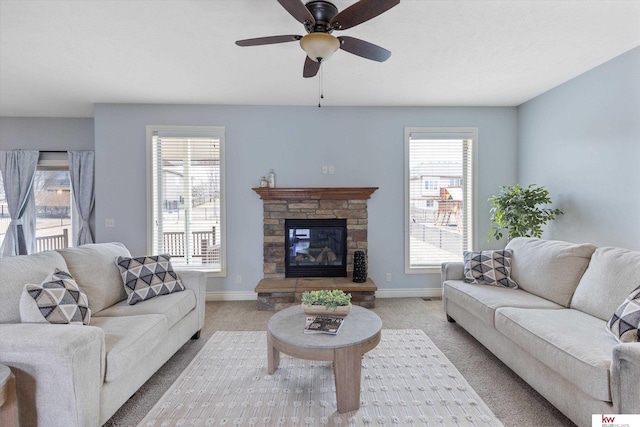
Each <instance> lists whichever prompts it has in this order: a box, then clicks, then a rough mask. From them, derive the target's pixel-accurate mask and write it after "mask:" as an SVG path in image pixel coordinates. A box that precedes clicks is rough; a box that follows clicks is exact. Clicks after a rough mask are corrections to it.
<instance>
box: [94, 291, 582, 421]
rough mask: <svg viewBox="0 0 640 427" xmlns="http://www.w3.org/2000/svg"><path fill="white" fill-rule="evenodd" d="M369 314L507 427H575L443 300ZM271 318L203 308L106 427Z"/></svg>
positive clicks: (400, 302) (140, 410)
mask: <svg viewBox="0 0 640 427" xmlns="http://www.w3.org/2000/svg"><path fill="white" fill-rule="evenodd" d="M373 311H374V312H376V313H377V314H378V316H380V318H381V319H382V327H383V328H385V329H420V330H422V331H424V332H425V333H426V334H427V336H428V337H429V339H431V340H432V341H433V342H434V343H435V344H436V345H437V346H438V348H439V349H440V350H441V351H442V352H443V353H444V354H445V355H446V356H447V358H448V359H449V360H450V361H451V363H453V364H454V365H455V367H456V368H457V369H458V371H460V373H462V375H463V376H464V378H465V379H466V380H467V381H468V382H469V384H471V387H473V389H474V390H475V391H476V392H477V393H478V395H480V397H481V398H482V400H484V402H485V403H486V404H487V405H488V406H489V408H490V409H491V410H492V411H493V413H494V414H495V415H496V416H497V417H498V419H499V420H500V421H502V424H503V425H505V426H506V427H575V425H574V424H573V423H572V422H571V421H570V420H569V419H567V418H566V417H565V416H564V415H562V414H561V413H560V411H558V410H557V409H556V408H554V407H553V405H551V404H550V403H549V402H547V401H546V400H545V399H544V398H543V397H542V396H540V395H539V394H538V393H537V392H536V391H535V390H533V389H532V388H531V387H529V385H528V384H527V383H525V382H524V381H523V380H522V379H520V377H518V376H517V375H516V374H515V373H514V372H513V371H511V370H510V369H509V368H508V367H506V366H505V365H504V364H503V363H502V362H500V361H499V360H498V359H497V358H496V357H495V356H494V355H493V354H491V352H489V350H487V349H486V348H484V347H483V346H482V344H480V343H479V342H478V341H476V340H475V339H474V338H473V337H472V336H471V335H470V334H469V333H468V332H467V331H465V330H464V329H463V328H461V327H460V326H459V325H458V324H457V323H448V322H447V320H446V317H445V314H444V310H443V309H442V300H440V299H432V300H423V299H422V298H378V299H377V301H376V308H375V309H374V310H373ZM272 315H273V312H270V311H258V310H256V302H255V301H209V302H207V304H206V319H205V324H204V327H203V328H202V336H201V338H200V339H199V340H191V341H189V342H188V343H186V344H185V345H184V346H183V347H182V348H181V349H180V350H179V351H178V352H177V353H176V354H175V355H174V356H173V357H172V358H171V359H170V360H169V361H168V362H167V363H165V365H164V366H163V367H162V368H160V369H159V370H158V372H156V374H155V375H153V376H152V377H151V378H150V379H149V380H148V381H147V382H146V383H145V384H144V385H143V386H142V387H140V389H139V390H138V391H137V392H136V394H134V395H133V396H132V397H131V399H129V400H128V401H127V403H125V404H124V405H123V406H122V407H121V408H120V409H119V410H118V412H116V413H115V414H114V415H113V417H112V418H111V419H110V420H109V421H107V423H106V424H105V427H135V426H137V425H138V423H139V422H140V421H141V420H142V419H143V418H144V417H145V416H146V415H147V413H148V412H149V411H150V410H151V408H153V406H154V405H155V404H156V402H157V401H158V400H160V398H161V397H162V395H163V394H164V393H165V392H166V391H167V390H168V389H169V387H171V385H172V384H173V383H174V382H175V380H176V379H177V378H178V377H179V376H180V374H181V373H182V372H183V371H184V370H185V369H186V367H187V366H188V365H189V363H191V361H192V360H193V358H194V357H195V356H196V354H198V352H199V351H200V350H201V349H202V347H204V345H205V344H206V343H207V341H208V339H209V338H211V336H213V334H214V333H215V332H216V331H266V326H267V322H268V321H269V318H270V317H271V316H272ZM374 425H375V424H374ZM399 425H402V424H399Z"/></svg>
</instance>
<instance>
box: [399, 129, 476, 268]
mask: <svg viewBox="0 0 640 427" xmlns="http://www.w3.org/2000/svg"><path fill="white" fill-rule="evenodd" d="M476 141H477V131H476V130H475V129H433V128H406V129H405V197H406V203H405V221H406V222H405V224H406V225H405V271H406V272H407V273H413V272H422V271H425V270H429V269H434V268H440V264H441V263H442V262H446V261H461V260H462V256H463V255H462V254H463V252H464V251H465V250H470V249H471V248H472V247H473V236H474V231H473V224H474V197H473V194H474V190H473V185H474V179H473V171H474V158H475V156H474V152H475V148H474V146H475V144H476Z"/></svg>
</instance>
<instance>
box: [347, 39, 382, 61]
mask: <svg viewBox="0 0 640 427" xmlns="http://www.w3.org/2000/svg"><path fill="white" fill-rule="evenodd" d="M338 40H340V49H342V50H346V51H347V52H349V53H353V54H354V55H358V56H361V57H363V58H367V59H371V60H373V61H378V62H384V61H386V60H387V59H389V57H390V56H391V52H389V51H388V50H387V49H384V48H381V47H380V46H377V45H375V44H373V43H369V42H366V41H364V40H360V39H357V38H355V37H348V36H341V37H338Z"/></svg>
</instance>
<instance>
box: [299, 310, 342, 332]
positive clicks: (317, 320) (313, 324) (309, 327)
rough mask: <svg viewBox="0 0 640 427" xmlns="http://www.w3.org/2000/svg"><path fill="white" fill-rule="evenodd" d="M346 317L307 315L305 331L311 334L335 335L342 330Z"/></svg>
mask: <svg viewBox="0 0 640 427" xmlns="http://www.w3.org/2000/svg"><path fill="white" fill-rule="evenodd" d="M343 321H344V317H334V316H325V315H318V316H307V322H306V324H305V326H304V332H305V333H309V334H330V335H335V334H337V333H338V331H339V330H340V327H341V326H342V322H343Z"/></svg>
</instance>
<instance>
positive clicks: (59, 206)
mask: <svg viewBox="0 0 640 427" xmlns="http://www.w3.org/2000/svg"><path fill="white" fill-rule="evenodd" d="M56 157H58V158H56ZM32 188H33V195H34V197H35V203H36V252H42V251H48V250H53V249H59V248H66V247H70V246H73V240H74V239H73V237H72V235H73V232H72V228H73V226H72V224H73V222H72V219H73V218H72V215H73V214H72V211H73V208H72V206H73V202H72V200H71V197H72V195H71V178H70V176H69V160H68V158H67V153H66V152H61V153H47V152H40V160H38V167H37V169H36V173H35V175H34V177H33V187H32Z"/></svg>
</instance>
